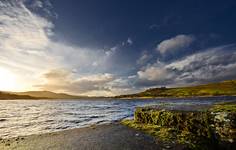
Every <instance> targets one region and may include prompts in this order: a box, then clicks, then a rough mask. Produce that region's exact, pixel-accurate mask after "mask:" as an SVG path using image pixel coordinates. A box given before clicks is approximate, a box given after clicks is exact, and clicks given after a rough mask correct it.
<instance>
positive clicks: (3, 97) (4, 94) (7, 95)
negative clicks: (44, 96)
mask: <svg viewBox="0 0 236 150" xmlns="http://www.w3.org/2000/svg"><path fill="white" fill-rule="evenodd" d="M7 99H37V98H35V97H32V96H29V95H17V94H13V93H7V92H0V100H7Z"/></svg>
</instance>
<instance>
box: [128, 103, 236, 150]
mask: <svg viewBox="0 0 236 150" xmlns="http://www.w3.org/2000/svg"><path fill="white" fill-rule="evenodd" d="M157 108H158V107H153V106H149V107H139V108H137V109H136V111H135V114H134V120H133V121H132V122H129V123H124V124H125V125H128V126H131V127H133V128H137V129H141V130H144V131H145V132H147V133H149V134H152V135H154V136H157V137H158V138H160V139H162V140H172V141H173V139H175V141H177V142H178V143H181V144H188V145H189V146H190V148H192V149H217V148H218V149H219V148H222V149H232V147H234V148H235V143H236V104H234V103H225V104H218V105H214V106H212V107H210V108H208V109H207V110H201V111H181V110H168V109H167V110H166V109H157ZM157 127H158V128H157Z"/></svg>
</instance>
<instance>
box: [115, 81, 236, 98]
mask: <svg viewBox="0 0 236 150" xmlns="http://www.w3.org/2000/svg"><path fill="white" fill-rule="evenodd" d="M223 95H227V96H233V95H235V96H236V80H228V81H224V82H219V83H210V84H204V85H198V86H191V87H179V88H165V87H162V88H153V89H148V90H146V91H144V92H140V93H136V94H130V95H120V96H116V98H152V97H192V96H223Z"/></svg>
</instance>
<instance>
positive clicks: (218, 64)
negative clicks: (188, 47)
mask: <svg viewBox="0 0 236 150" xmlns="http://www.w3.org/2000/svg"><path fill="white" fill-rule="evenodd" d="M235 60H236V46H235V45H225V46H219V47H215V48H210V49H206V50H204V51H201V52H198V53H195V54H192V55H189V56H186V57H185V58H182V59H179V60H175V61H173V62H170V63H164V62H159V61H157V62H156V63H154V64H152V65H148V66H147V67H146V68H144V69H143V70H140V71H138V72H137V76H138V84H143V85H145V86H147V85H150V86H152V85H158V84H159V85H169V86H176V85H191V84H199V83H205V82H211V81H221V80H225V79H233V78H234V77H235V76H236V71H235V70H236V61H235Z"/></svg>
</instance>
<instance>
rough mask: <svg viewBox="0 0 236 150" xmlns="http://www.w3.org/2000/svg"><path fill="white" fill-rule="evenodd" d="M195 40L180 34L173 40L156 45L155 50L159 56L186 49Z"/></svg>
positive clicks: (192, 37)
mask: <svg viewBox="0 0 236 150" xmlns="http://www.w3.org/2000/svg"><path fill="white" fill-rule="evenodd" d="M194 40H195V38H194V36H191V35H184V34H180V35H177V36H175V37H173V38H170V39H167V40H164V41H162V42H161V43H160V44H158V45H157V50H158V51H159V52H160V53H161V54H165V53H167V52H172V51H176V50H179V49H182V48H186V47H188V46H189V45H190V44H191V43H192V42H193V41H194Z"/></svg>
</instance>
